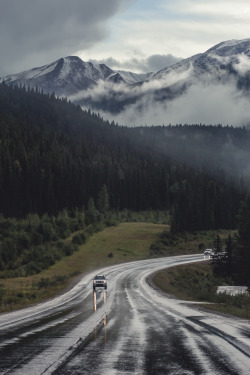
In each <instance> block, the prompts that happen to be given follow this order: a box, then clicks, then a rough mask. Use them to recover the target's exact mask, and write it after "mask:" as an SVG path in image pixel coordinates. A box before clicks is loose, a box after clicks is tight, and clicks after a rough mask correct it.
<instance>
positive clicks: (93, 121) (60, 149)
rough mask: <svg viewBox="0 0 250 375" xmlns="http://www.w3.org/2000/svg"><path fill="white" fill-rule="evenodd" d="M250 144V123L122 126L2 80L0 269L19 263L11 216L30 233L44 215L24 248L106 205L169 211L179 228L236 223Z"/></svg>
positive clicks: (22, 239) (231, 226)
mask: <svg viewBox="0 0 250 375" xmlns="http://www.w3.org/2000/svg"><path fill="white" fill-rule="evenodd" d="M166 121H167V119H166ZM249 150H250V133H249V131H248V130H247V129H245V128H232V127H230V126H228V127H222V126H221V125H217V126H212V125H203V124H193V125H187V124H179V125H175V126H173V125H171V124H169V125H161V126H149V127H132V126H131V127H127V126H121V125H118V124H115V123H114V122H109V121H107V120H105V119H103V118H102V117H101V116H100V115H99V114H96V113H92V112H91V111H90V110H83V109H81V107H80V106H77V105H75V104H72V103H71V102H70V101H68V100H67V99H65V98H57V97H56V96H55V95H54V94H52V95H51V94H44V93H43V92H39V91H38V90H35V89H30V88H26V87H17V86H14V87H12V86H8V85H6V84H5V83H2V84H0V213H1V215H2V216H1V220H0V267H1V269H4V268H12V269H13V268H15V267H16V265H15V266H14V263H15V261H14V263H13V262H12V265H11V262H10V261H9V260H8V256H6V254H7V253H8V251H10V250H6V249H10V247H8V245H6V243H5V240H6V238H8V240H9V241H10V240H11V238H10V237H11V236H10V233H11V231H10V220H19V221H23V223H24V221H25V226H23V227H22V230H23V231H24V232H25V230H26V231H27V230H28V229H27V228H29V230H30V231H31V232H32V230H33V229H34V228H33V229H32V228H31V227H32V225H31V221H30V220H29V219H28V218H33V219H32V220H34V218H36V219H35V221H36V230H37V228H40V229H38V232H39V231H40V232H39V233H40V236H41V237H40V238H38V237H37V234H36V235H35V234H34V237H32V240H31V239H30V238H31V237H29V240H27V236H25V234H24V232H23V233H22V236H21V237H20V236H19V237H18V238H19V239H18V241H19V242H18V243H19V245H20V244H21V245H20V248H21V249H22V252H24V250H25V247H27V246H26V245H27V241H28V243H30V244H31V243H32V246H35V244H38V245H39V244H40V245H41V244H43V243H44V242H45V239H46V233H47V235H49V239H50V240H51V239H53V238H56V239H58V238H60V235H59V234H58V233H59V232H60V230H61V229H60V228H61V227H60V225H61V224H60V223H61V222H62V220H61V221H60V218H61V219H62V217H63V218H64V220H65V217H71V219H70V221H69V222H68V224H67V225H68V228H69V227H71V228H75V229H78V228H80V224H79V223H80V222H82V221H84V220H85V223H84V224H85V225H88V224H92V223H93V222H94V221H95V220H96V217H100V215H104V214H105V213H107V211H109V212H120V211H122V210H131V211H152V210H160V211H166V212H167V213H168V214H169V216H170V217H171V230H172V232H173V233H176V232H183V231H197V230H210V229H219V228H224V229H235V228H236V227H237V223H238V221H237V214H238V212H239V209H240V207H241V202H242V201H244V200H245V198H246V195H247V191H248V183H249V176H248V174H249V168H248V160H249V156H250V155H249ZM79 212H85V213H86V215H85V219H83V218H82V216H81V215H80V214H79ZM93 213H94V214H93ZM91 215H92V216H91ZM93 215H94V216H93ZM95 215H96V217H95ZM98 215H99V216H98ZM38 218H43V219H41V222H39V220H40V219H39V220H38ZM72 222H73V223H74V224H72ZM58 223H59V224H58ZM45 224H46V225H47V227H46V225H45ZM15 225H16V226H17V227H18V224H15ZM62 225H63V224H62ZM19 226H20V225H19ZM43 226H44V227H43ZM24 228H26V229H25V230H24ZM44 228H46V229H44ZM48 233H49V234H48ZM64 234H65V233H64ZM25 241H26V242H25ZM76 242H77V240H76ZM25 244H26V245H25ZM60 246H61V245H60V244H59V245H58V247H57V251H59V250H58V249H60ZM20 251H21V250H20ZM60 251H64V252H71V251H73V250H72V249H64V250H61V249H60ZM16 252H17V251H16ZM4 254H5V255H4ZM27 254H28V253H27ZM27 254H26V255H27ZM5 258H6V260H5ZM9 258H11V257H9ZM11 259H12V258H11ZM13 259H14V260H15V259H18V256H15V257H13ZM7 264H8V266H7Z"/></svg>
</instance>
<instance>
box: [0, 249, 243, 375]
mask: <svg viewBox="0 0 250 375" xmlns="http://www.w3.org/2000/svg"><path fill="white" fill-rule="evenodd" d="M194 260H203V254H201V255H200V256H185V257H173V258H165V259H161V260H153V259H152V260H150V262H148V261H142V262H133V263H127V264H124V265H119V266H114V267H111V268H110V269H109V270H107V269H106V270H105V273H107V274H108V276H109V292H108V293H107V292H106V291H105V290H102V289H99V290H98V289H97V290H95V291H93V287H92V278H91V275H89V276H88V279H87V280H86V282H85V283H83V284H84V285H86V286H85V289H84V290H85V294H81V298H79V299H76V300H75V302H74V305H71V306H70V307H68V308H66V306H64V309H63V311H58V312H57V313H56V314H54V316H53V317H52V316H51V317H48V316H46V318H44V319H41V320H40V324H39V321H37V322H36V323H34V322H33V323H32V324H30V326H29V325H28V324H26V326H25V327H22V323H21V322H20V325H19V326H18V325H17V326H16V328H15V327H14V326H13V328H11V326H7V325H6V326H5V325H4V324H2V325H1V317H0V339H1V344H3V345H2V346H1V344H0V374H13V375H16V374H19V375H23V374H27V375H29V374H30V375H36V374H54V375H56V374H59V375H67V374H70V375H72V374H74V375H78V374H79V375H80V374H81V375H85V374H88V375H89V374H91V375H100V374H102V375H113V374H115V375H120V374H136V375H137V374H138V375H155V374H156V375H158V374H164V375H165V374H171V375H176V374H180V375H184V374H185V375H187V374H188V375H203V374H206V375H211V374H215V375H217V374H218V375H248V374H249V368H250V325H249V322H244V321H237V320H235V319H229V318H226V317H220V316H216V315H213V314H210V313H207V312H202V311H201V310H197V309H196V307H195V305H193V306H190V304H189V305H187V304H184V303H182V302H180V301H178V300H173V299H168V298H166V297H165V296H162V295H160V294H159V293H158V292H157V291H155V290H153V289H151V288H150V286H149V285H148V284H147V283H146V280H147V277H148V275H149V274H150V273H152V272H153V271H154V270H156V269H159V268H163V267H166V266H167V265H176V264H181V263H183V262H184V261H194ZM8 340H9V341H8ZM230 340H231V341H230ZM4 343H5V346H4Z"/></svg>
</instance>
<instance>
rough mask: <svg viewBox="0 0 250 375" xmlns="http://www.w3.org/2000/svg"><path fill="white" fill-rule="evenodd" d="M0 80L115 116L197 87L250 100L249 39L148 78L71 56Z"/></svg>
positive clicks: (228, 43)
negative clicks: (229, 86)
mask: <svg viewBox="0 0 250 375" xmlns="http://www.w3.org/2000/svg"><path fill="white" fill-rule="evenodd" d="M0 80H4V81H5V83H7V84H18V85H20V84H21V85H26V86H29V87H33V88H35V87H37V88H39V89H40V90H43V91H44V92H48V93H52V92H54V93H55V94H56V95H57V96H60V97H68V98H70V100H71V101H73V102H76V103H78V104H80V105H82V106H84V107H90V108H92V109H93V110H103V111H108V112H111V113H113V114H115V113H119V112H121V111H122V110H124V109H125V108H128V107H129V106H130V105H134V106H135V107H136V106H137V107H138V108H141V107H142V102H145V100H146V101H148V102H150V103H151V102H152V101H155V102H164V103H168V102H169V101H172V100H174V99H176V98H179V97H181V96H182V95H183V94H184V93H187V92H188V90H189V89H190V88H191V87H192V86H195V85H199V84H202V85H211V84H226V83H228V82H229V81H230V82H233V84H234V85H235V88H236V89H237V90H239V91H240V92H241V93H243V94H244V95H246V96H248V95H249V92H250V91H249V89H250V39H244V40H229V41H225V42H222V43H219V44H217V45H215V46H214V47H212V48H210V49H209V50H208V51H206V52H204V53H200V54H197V55H194V56H192V57H190V58H187V59H184V60H182V61H180V62H178V63H176V64H173V65H171V66H168V67H166V68H165V69H162V70H161V71H159V72H154V73H148V74H137V73H133V72H125V71H120V70H119V71H115V70H112V69H110V68H109V67H108V66H106V65H105V64H96V63H92V62H84V61H82V60H81V59H80V58H79V57H76V56H69V57H66V58H61V59H59V60H57V61H55V62H53V63H52V64H48V65H45V66H42V67H40V68H34V69H31V70H28V71H25V72H22V73H19V74H14V75H8V76H6V77H2V78H1V79H0Z"/></svg>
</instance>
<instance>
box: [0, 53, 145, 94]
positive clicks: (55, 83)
mask: <svg viewBox="0 0 250 375" xmlns="http://www.w3.org/2000/svg"><path fill="white" fill-rule="evenodd" d="M149 76H150V73H148V74H137V73H132V72H126V71H122V70H120V71H114V70H112V69H110V68H109V67H108V66H107V65H105V64H96V63H92V62H84V61H82V60H81V59H80V58H79V57H77V56H68V57H65V58H61V59H59V60H56V61H55V62H53V63H51V64H48V65H44V66H42V67H38V68H33V69H30V70H27V71H24V72H21V73H18V74H11V75H8V76H6V77H2V78H0V80H4V81H5V83H6V84H13V85H15V84H17V85H20V84H21V85H23V84H25V85H26V86H29V87H33V88H35V87H38V88H39V89H43V91H44V92H48V93H52V92H54V93H55V94H57V95H59V96H71V95H73V94H77V93H78V92H79V91H81V90H86V89H88V88H90V87H93V86H95V85H96V84H97V83H100V82H112V83H127V84H134V83H138V82H140V81H143V80H144V79H146V78H148V77H149Z"/></svg>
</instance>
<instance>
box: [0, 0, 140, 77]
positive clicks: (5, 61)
mask: <svg viewBox="0 0 250 375" xmlns="http://www.w3.org/2000/svg"><path fill="white" fill-rule="evenodd" d="M134 1H135V0H107V1H105V6H100V1H99V0H91V1H89V0H71V1H68V0H53V1H52V0H42V1H38V0H22V1H20V0H11V1H2V2H1V12H0V49H1V55H0V67H1V72H0V74H1V75H6V74H8V73H14V72H20V71H21V70H23V69H24V68H27V69H29V68H32V67H33V66H40V65H42V64H43V63H44V64H45V63H48V62H49V61H52V60H54V59H57V58H59V57H62V56H66V55H69V54H72V52H73V51H77V50H80V49H85V48H88V47H89V46H93V45H95V43H98V42H100V41H103V40H104V39H105V38H106V37H107V35H108V33H109V29H108V21H109V20H110V18H112V17H113V16H114V15H116V14H117V13H119V12H120V11H122V10H123V9H124V8H125V7H126V6H128V5H130V4H131V3H133V2H134Z"/></svg>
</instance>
